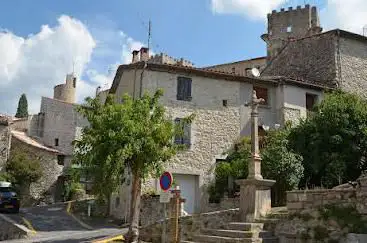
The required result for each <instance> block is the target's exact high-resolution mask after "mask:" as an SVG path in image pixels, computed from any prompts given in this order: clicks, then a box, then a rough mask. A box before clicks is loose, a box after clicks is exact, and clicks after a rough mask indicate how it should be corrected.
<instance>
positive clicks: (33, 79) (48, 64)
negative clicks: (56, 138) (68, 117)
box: [0, 16, 95, 114]
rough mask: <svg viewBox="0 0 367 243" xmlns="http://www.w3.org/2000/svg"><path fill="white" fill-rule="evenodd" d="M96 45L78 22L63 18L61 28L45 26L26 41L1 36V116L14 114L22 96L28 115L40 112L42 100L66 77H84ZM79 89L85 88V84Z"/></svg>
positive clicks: (60, 23)
mask: <svg viewBox="0 0 367 243" xmlns="http://www.w3.org/2000/svg"><path fill="white" fill-rule="evenodd" d="M94 47H95V41H94V39H93V37H92V36H91V35H90V33H89V31H88V30H87V28H86V27H85V26H84V25H83V23H81V22H80V21H79V20H76V19H73V18H71V17H69V16H61V17H60V18H59V19H58V25H57V26H55V27H50V26H48V25H44V26H42V27H41V30H40V32H39V33H37V34H33V35H29V36H28V37H27V38H23V37H20V36H16V35H15V34H13V33H11V32H9V31H5V32H2V33H0V53H1V56H0V97H1V98H0V99H1V102H0V112H3V113H10V114H14V113H15V110H16V106H17V103H18V99H19V97H20V95H21V94H22V93H26V95H27V98H28V105H29V111H30V112H31V113H36V112H38V111H39V104H40V98H41V96H48V97H52V95H53V86H54V85H56V84H59V83H62V82H64V80H65V76H66V74H67V73H69V72H71V71H72V70H73V63H75V67H74V70H75V73H76V74H79V75H80V74H81V73H83V70H84V67H85V65H86V64H87V63H88V62H89V61H90V57H91V54H92V51H93V49H94ZM78 85H81V86H83V85H84V84H83V81H79V82H78Z"/></svg>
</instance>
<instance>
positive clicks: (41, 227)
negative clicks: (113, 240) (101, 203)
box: [2, 205, 127, 243]
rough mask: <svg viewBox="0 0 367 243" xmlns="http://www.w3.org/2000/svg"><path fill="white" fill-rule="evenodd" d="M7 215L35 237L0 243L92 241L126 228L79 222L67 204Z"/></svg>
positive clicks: (119, 232) (30, 209)
mask: <svg viewBox="0 0 367 243" xmlns="http://www.w3.org/2000/svg"><path fill="white" fill-rule="evenodd" d="M6 216H7V217H9V218H11V219H13V220H14V221H16V222H17V223H18V224H22V225H24V226H26V227H27V228H28V229H30V230H33V231H34V234H33V235H32V236H30V237H29V238H28V239H22V240H9V241H2V242H9V243H10V242H12V243H13V242H19V243H23V242H24V243H28V242H32V243H36V242H54V243H56V242H57V243H61V242H62V243H66V242H68V243H74V242H89V241H90V240H93V239H97V238H101V237H105V236H110V235H115V234H121V233H125V232H126V231H127V229H121V228H117V227H115V226H111V225H109V226H106V224H101V223H96V222H93V224H91V222H88V224H87V223H85V222H82V221H81V220H79V219H78V218H76V217H75V216H73V215H72V214H69V213H67V211H66V205H59V206H45V207H34V208H28V209H21V212H20V213H19V214H6Z"/></svg>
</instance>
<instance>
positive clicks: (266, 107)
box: [259, 105, 271, 109]
mask: <svg viewBox="0 0 367 243" xmlns="http://www.w3.org/2000/svg"><path fill="white" fill-rule="evenodd" d="M259 108H262V109H271V106H270V105H259Z"/></svg>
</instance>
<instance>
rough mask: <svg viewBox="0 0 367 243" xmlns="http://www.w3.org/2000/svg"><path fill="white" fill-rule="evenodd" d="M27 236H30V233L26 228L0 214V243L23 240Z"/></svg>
mask: <svg viewBox="0 0 367 243" xmlns="http://www.w3.org/2000/svg"><path fill="white" fill-rule="evenodd" d="M29 234H31V232H30V230H28V229H27V228H26V227H24V226H22V225H19V224H17V223H16V222H15V221H13V220H12V219H10V218H8V217H7V216H5V215H3V214H0V241H3V240H15V239H24V238H26V237H27V236H28V235H29Z"/></svg>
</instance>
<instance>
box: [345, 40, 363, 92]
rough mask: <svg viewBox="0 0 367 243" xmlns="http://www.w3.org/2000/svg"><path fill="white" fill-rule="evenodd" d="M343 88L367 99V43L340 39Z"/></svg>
mask: <svg viewBox="0 0 367 243" xmlns="http://www.w3.org/2000/svg"><path fill="white" fill-rule="evenodd" d="M339 44H340V63H341V65H340V72H341V77H340V78H341V88H342V89H343V90H345V91H348V92H353V93H357V94H358V95H360V96H362V97H364V98H367V93H366V90H367V41H366V40H364V41H362V40H355V39H351V38H340V42H339Z"/></svg>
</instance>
